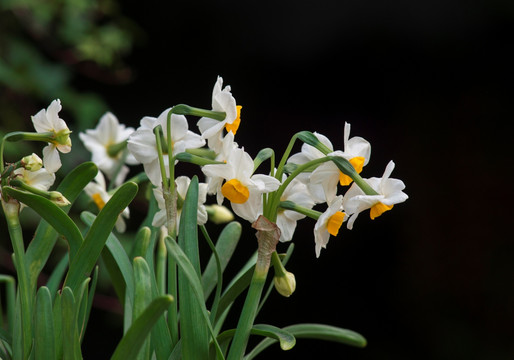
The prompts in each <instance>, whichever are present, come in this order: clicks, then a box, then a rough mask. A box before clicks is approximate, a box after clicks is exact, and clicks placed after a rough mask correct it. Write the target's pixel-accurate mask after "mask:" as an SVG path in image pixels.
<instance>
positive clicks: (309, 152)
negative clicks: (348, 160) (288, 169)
mask: <svg viewBox="0 0 514 360" xmlns="http://www.w3.org/2000/svg"><path fill="white" fill-rule="evenodd" d="M314 136H316V138H317V139H318V140H319V141H320V142H321V143H322V144H323V145H325V146H326V147H327V148H329V149H330V150H333V149H334V147H333V146H332V143H331V142H330V140H329V139H328V138H327V137H326V136H324V135H321V134H319V133H317V132H315V133H314ZM325 156H326V155H325V154H323V153H322V152H321V151H319V150H318V149H316V148H315V147H314V146H311V145H308V144H303V145H302V149H301V151H300V152H299V153H296V154H294V155H291V157H290V158H289V159H288V160H287V163H293V164H296V165H303V164H305V163H307V162H309V161H312V160H316V159H321V158H322V157H325ZM310 177H311V173H307V172H304V173H301V174H299V175H298V176H297V177H296V178H297V179H298V180H300V181H302V182H304V183H305V184H307V186H308V187H309V191H310V192H311V194H312V197H313V199H314V200H315V201H316V203H323V202H325V192H324V190H323V186H322V185H321V184H314V183H312V182H311V181H310Z"/></svg>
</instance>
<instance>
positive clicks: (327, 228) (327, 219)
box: [314, 195, 346, 257]
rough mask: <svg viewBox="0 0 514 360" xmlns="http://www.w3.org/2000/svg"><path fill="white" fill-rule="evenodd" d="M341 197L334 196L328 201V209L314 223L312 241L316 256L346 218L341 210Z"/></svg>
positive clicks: (336, 232)
mask: <svg viewBox="0 0 514 360" xmlns="http://www.w3.org/2000/svg"><path fill="white" fill-rule="evenodd" d="M342 203H343V197H342V196H341V195H339V196H336V197H335V198H334V199H333V200H332V202H330V204H329V207H328V209H327V210H326V211H325V212H324V213H323V214H321V215H320V216H319V218H318V221H316V224H315V225H314V242H315V243H316V257H319V255H320V252H321V248H323V249H325V248H326V247H327V244H328V240H329V238H330V235H333V236H336V235H337V234H338V232H339V228H340V227H341V225H342V224H343V222H344V221H345V220H346V216H345V213H344V212H342V211H341V210H342Z"/></svg>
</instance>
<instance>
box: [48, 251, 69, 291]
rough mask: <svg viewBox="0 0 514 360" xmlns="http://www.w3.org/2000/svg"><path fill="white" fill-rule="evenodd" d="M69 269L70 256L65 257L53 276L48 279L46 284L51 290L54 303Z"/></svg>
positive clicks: (53, 271) (53, 272)
mask: <svg viewBox="0 0 514 360" xmlns="http://www.w3.org/2000/svg"><path fill="white" fill-rule="evenodd" d="M67 268H68V254H66V255H64V256H63V257H62V259H61V260H60V261H59V263H58V264H57V265H56V266H55V268H54V269H53V270H52V274H51V275H50V277H49V278H48V281H47V283H46V287H47V288H48V290H50V295H51V296H52V301H53V299H54V298H55V294H57V290H58V289H59V286H60V285H61V281H62V279H63V277H64V274H65V273H66V269H67Z"/></svg>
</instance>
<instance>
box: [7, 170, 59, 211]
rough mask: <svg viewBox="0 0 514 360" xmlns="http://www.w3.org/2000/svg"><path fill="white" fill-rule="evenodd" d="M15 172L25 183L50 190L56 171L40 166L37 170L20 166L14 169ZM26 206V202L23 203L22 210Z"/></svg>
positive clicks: (43, 189) (39, 188)
mask: <svg viewBox="0 0 514 360" xmlns="http://www.w3.org/2000/svg"><path fill="white" fill-rule="evenodd" d="M14 174H15V175H16V178H17V179H20V180H21V181H23V182H24V183H25V184H27V185H29V186H31V187H33V188H36V189H38V190H42V191H48V189H49V188H50V187H51V186H52V185H53V184H54V181H55V173H53V172H50V171H48V170H47V169H45V168H40V169H39V170H36V171H31V170H27V169H24V168H18V169H16V170H14ZM24 207H25V204H21V208H20V211H21V210H22V209H23V208H24Z"/></svg>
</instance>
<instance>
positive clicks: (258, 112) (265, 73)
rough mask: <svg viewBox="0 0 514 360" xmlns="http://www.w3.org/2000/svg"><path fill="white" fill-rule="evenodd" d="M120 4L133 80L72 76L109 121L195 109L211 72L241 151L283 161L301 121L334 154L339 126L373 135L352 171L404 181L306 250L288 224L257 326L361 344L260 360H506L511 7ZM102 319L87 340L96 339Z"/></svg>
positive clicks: (512, 261) (512, 290)
mask: <svg viewBox="0 0 514 360" xmlns="http://www.w3.org/2000/svg"><path fill="white" fill-rule="evenodd" d="M121 11H122V12H123V13H124V14H125V15H127V16H128V17H130V18H131V19H132V20H133V21H134V22H135V23H136V24H137V25H138V26H139V27H140V29H141V30H142V31H141V33H140V34H141V36H140V38H139V41H138V45H137V46H136V48H135V49H133V51H132V53H131V55H130V56H129V57H128V59H127V63H128V65H129V66H130V68H131V71H132V77H131V80H130V81H128V82H126V83H125V84H123V85H109V84H101V83H99V82H97V81H94V80H91V79H88V78H86V77H83V76H77V77H76V79H75V80H74V86H76V87H77V88H78V89H81V90H83V91H89V92H96V93H99V94H101V95H102V96H103V98H104V99H105V101H106V103H107V104H108V106H109V108H110V110H111V111H112V112H113V113H115V114H116V115H117V116H118V118H119V119H120V121H121V122H124V123H126V124H128V125H132V126H134V127H137V126H138V124H139V120H140V119H141V117H143V116H146V115H148V116H157V115H158V114H160V113H161V111H162V110H164V109H165V108H167V107H169V106H172V105H174V104H178V103H187V104H190V105H192V106H198V107H206V108H209V107H210V101H211V91H212V86H213V84H214V82H215V80H216V77H217V76H218V75H221V76H222V77H223V78H224V83H225V84H229V85H231V87H232V93H233V95H234V97H235V98H236V100H237V102H238V104H240V105H242V106H243V110H242V123H241V127H240V130H239V132H238V134H237V137H236V141H237V142H238V143H239V145H242V146H244V148H245V150H246V151H248V152H249V153H250V154H251V155H253V156H254V155H256V154H257V152H258V151H259V150H260V149H261V148H264V147H272V148H274V149H275V151H276V152H277V154H281V153H282V151H283V150H284V149H285V147H286V146H287V143H288V142H289V138H290V137H291V136H292V135H293V134H294V133H296V132H297V131H300V130H310V131H317V132H319V133H322V134H324V135H326V136H328V137H329V138H330V139H331V140H332V143H333V144H334V146H335V147H336V148H342V143H343V127H344V122H345V121H346V122H349V123H351V125H352V136H362V137H364V138H366V139H367V140H369V141H370V142H371V144H372V154H371V162H370V164H369V165H368V166H367V167H366V168H365V169H364V172H363V176H364V177H372V176H381V175H382V172H383V170H384V168H385V166H386V165H387V163H388V161H389V160H391V159H392V160H394V161H395V163H396V168H395V170H394V172H393V177H395V178H399V179H402V180H403V181H404V182H405V184H406V186H407V187H406V189H405V192H406V193H407V194H408V195H409V197H410V198H409V200H407V202H405V203H404V204H400V205H396V206H395V208H394V209H393V210H392V211H390V212H388V213H385V214H384V215H383V216H381V217H379V218H378V219H376V220H374V221H371V220H369V218H368V217H367V216H365V215H364V214H363V215H361V216H360V217H359V219H358V221H357V222H356V224H355V226H354V229H353V230H352V231H348V230H346V229H344V230H343V231H341V233H340V235H339V236H338V237H337V238H331V240H330V243H329V244H328V248H327V249H326V250H323V251H322V253H321V256H320V258H318V259H316V257H315V253H314V241H313V235H312V228H313V226H314V222H313V221H310V220H304V221H303V222H301V223H300V224H299V228H298V230H297V233H296V237H295V239H294V243H295V245H296V248H295V254H294V255H293V258H292V259H291V261H290V263H289V265H288V270H290V271H292V272H294V273H295V275H296V280H297V291H296V292H295V293H294V294H293V295H292V296H291V297H290V298H287V299H286V298H281V297H280V296H278V295H277V294H272V296H271V298H270V299H269V302H268V304H267V307H265V309H264V311H263V312H262V314H261V315H260V316H259V318H258V322H261V323H271V324H274V325H278V326H285V325H288V324H292V323H298V322H321V323H327V324H332V325H336V326H340V327H346V328H349V329H352V330H355V331H358V332H360V333H361V334H363V335H364V336H365V337H366V338H367V340H368V347H367V348H365V349H354V348H350V347H347V346H344V345H339V344H337V345H333V344H329V343H324V342H319V341H312V340H301V339H300V340H299V341H298V343H297V345H296V347H295V348H294V349H293V350H291V351H289V352H285V353H283V352H280V350H278V349H277V348H275V349H273V350H271V349H270V350H268V351H267V354H268V356H269V358H279V357H280V358H282V359H300V358H312V357H317V358H344V359H377V358H380V359H512V358H514V341H513V340H512V339H513V335H514V328H513V325H512V324H513V321H514V310H513V309H514V282H513V281H514V242H513V237H512V235H511V231H510V230H511V221H512V220H511V215H512V203H513V198H514V197H513V191H512V185H511V173H512V165H513V162H512V160H511V157H510V155H511V154H512V151H511V143H512V141H513V136H512V132H511V126H510V123H511V121H512V115H513V112H512V104H513V102H512V95H513V91H512V64H513V60H514V58H513V57H512V55H511V51H512V47H513V46H512V45H513V43H512V38H513V37H512V35H513V27H514V3H513V2H509V1H500V0H494V1H483V2H481V1H473V2H464V1H456V0H452V1H414V2H413V1H392V2H391V1H390V2H382V1H372V0H370V1H316V2H314V1H312V2H307V1H301V2H296V1H277V2H274V3H268V2H243V1H211V2H186V1H175V2H163V1H155V0H148V1H145V2H125V3H124V4H123V6H121ZM45 104H46V103H45ZM44 106H46V105H44ZM63 106H64V108H66V104H63ZM70 127H71V126H70ZM190 127H191V128H193V129H195V126H194V123H193V122H192V123H191V125H190ZM195 130H196V129H195ZM75 135H76V134H75ZM76 143H78V140H77V141H76ZM297 150H299V149H297ZM136 212H137V210H136ZM244 226H245V227H246V228H247V231H246V233H245V234H246V236H247V238H246V239H243V241H241V245H240V246H241V248H242V249H241V252H242V253H248V254H249V253H251V252H252V251H253V249H254V248H255V241H254V238H253V234H252V231H251V230H249V224H246V223H245V224H244ZM281 249H282V250H283V249H285V246H283V247H282V248H281ZM238 261H240V262H243V261H244V259H235V262H236V263H237V262H238ZM99 313H100V314H102V312H101V310H100V311H99ZM105 318H106V319H108V321H109V322H110V321H111V320H112V321H115V320H116V319H115V318H114V319H113V318H112V316H111V315H106V317H105ZM102 321H103V320H102V318H101V316H100V318H93V319H92V322H91V328H90V329H89V334H88V335H87V336H86V340H85V348H87V347H88V346H90V347H95V345H92V344H100V341H101V340H102V339H105V338H106V336H105V333H104V332H105V331H106V329H107V325H105V324H104V323H102ZM95 326H98V329H99V330H97V331H95V330H93V329H94V327H95ZM102 329H103V331H102ZM88 337H89V338H88ZM87 344H89V345H87ZM102 347H104V348H103V350H105V349H107V348H108V347H109V344H105V345H102ZM103 353H104V354H105V352H103ZM86 354H87V352H86ZM264 354H266V353H264ZM329 354H330V355H329ZM86 358H87V356H86Z"/></svg>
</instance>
